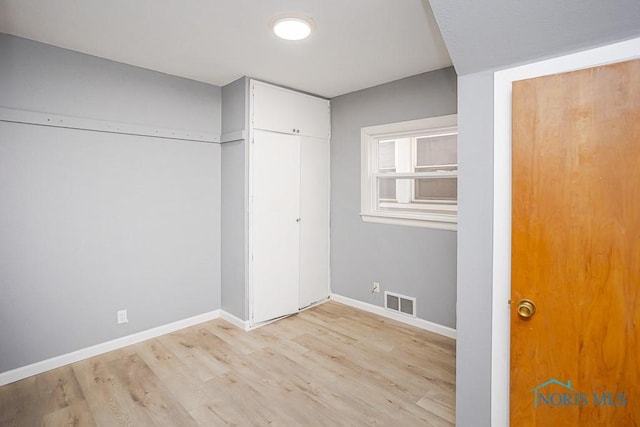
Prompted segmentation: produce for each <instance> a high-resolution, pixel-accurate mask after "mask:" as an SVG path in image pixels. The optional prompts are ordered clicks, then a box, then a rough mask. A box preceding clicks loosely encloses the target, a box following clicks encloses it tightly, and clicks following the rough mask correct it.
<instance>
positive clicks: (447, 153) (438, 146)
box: [416, 135, 458, 172]
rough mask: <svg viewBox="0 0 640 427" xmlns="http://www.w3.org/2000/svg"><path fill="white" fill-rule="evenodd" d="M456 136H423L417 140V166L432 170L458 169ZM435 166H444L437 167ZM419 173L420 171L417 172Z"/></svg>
mask: <svg viewBox="0 0 640 427" xmlns="http://www.w3.org/2000/svg"><path fill="white" fill-rule="evenodd" d="M456 141H457V137H456V135H444V136H423V137H419V138H416V157H417V158H416V166H417V167H418V168H420V167H431V168H430V170H434V169H436V170H455V169H457V166H456V165H457V163H458V154H457V144H456ZM433 166H444V167H436V168H434V167H433ZM417 172H419V171H417Z"/></svg>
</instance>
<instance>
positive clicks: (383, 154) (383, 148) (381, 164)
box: [378, 140, 396, 172]
mask: <svg viewBox="0 0 640 427" xmlns="http://www.w3.org/2000/svg"><path fill="white" fill-rule="evenodd" d="M395 167H396V146H395V141H393V140H391V141H379V142H378V168H379V169H380V172H395Z"/></svg>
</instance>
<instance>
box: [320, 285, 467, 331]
mask: <svg viewBox="0 0 640 427" xmlns="http://www.w3.org/2000/svg"><path fill="white" fill-rule="evenodd" d="M331 300H332V301H335V302H339V303H341V304H345V305H348V306H351V307H354V308H358V309H360V310H364V311H368V312H369V313H373V314H377V315H378V316H382V317H386V318H388V319H393V320H397V321H398V322H402V323H406V324H407V325H411V326H415V327H416V328H420V329H424V330H426V331H430V332H434V333H436V334H439V335H444V336H445V337H449V338H453V339H456V330H455V329H453V328H450V327H448V326H443V325H439V324H437V323H433V322H429V321H428V320H424V319H418V318H417V317H409V316H404V315H402V314H398V313H394V312H393V311H389V310H385V309H384V308H383V307H380V306H377V305H373V304H369V303H368V302H362V301H358V300H355V299H352V298H348V297H344V296H342V295H338V294H333V293H332V294H331Z"/></svg>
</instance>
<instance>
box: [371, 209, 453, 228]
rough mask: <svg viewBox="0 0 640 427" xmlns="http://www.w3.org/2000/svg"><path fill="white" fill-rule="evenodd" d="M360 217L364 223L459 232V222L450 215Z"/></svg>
mask: <svg viewBox="0 0 640 427" xmlns="http://www.w3.org/2000/svg"><path fill="white" fill-rule="evenodd" d="M360 217H361V218H362V221H364V222H374V223H378V224H391V225H403V226H408V227H419V228H432V229H435V230H448V231H457V230H458V220H457V218H455V217H451V216H448V215H446V216H445V215H429V216H428V217H426V216H422V215H421V216H417V215H407V214H394V213H388V212H385V213H378V212H376V213H361V214H360Z"/></svg>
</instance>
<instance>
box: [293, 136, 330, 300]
mask: <svg viewBox="0 0 640 427" xmlns="http://www.w3.org/2000/svg"><path fill="white" fill-rule="evenodd" d="M300 218H301V219H300V302H299V306H300V308H303V307H306V306H308V305H310V304H313V303H314V302H318V301H320V300H323V299H326V298H327V297H328V296H329V140H327V139H319V138H308V137H302V138H301V140H300Z"/></svg>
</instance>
